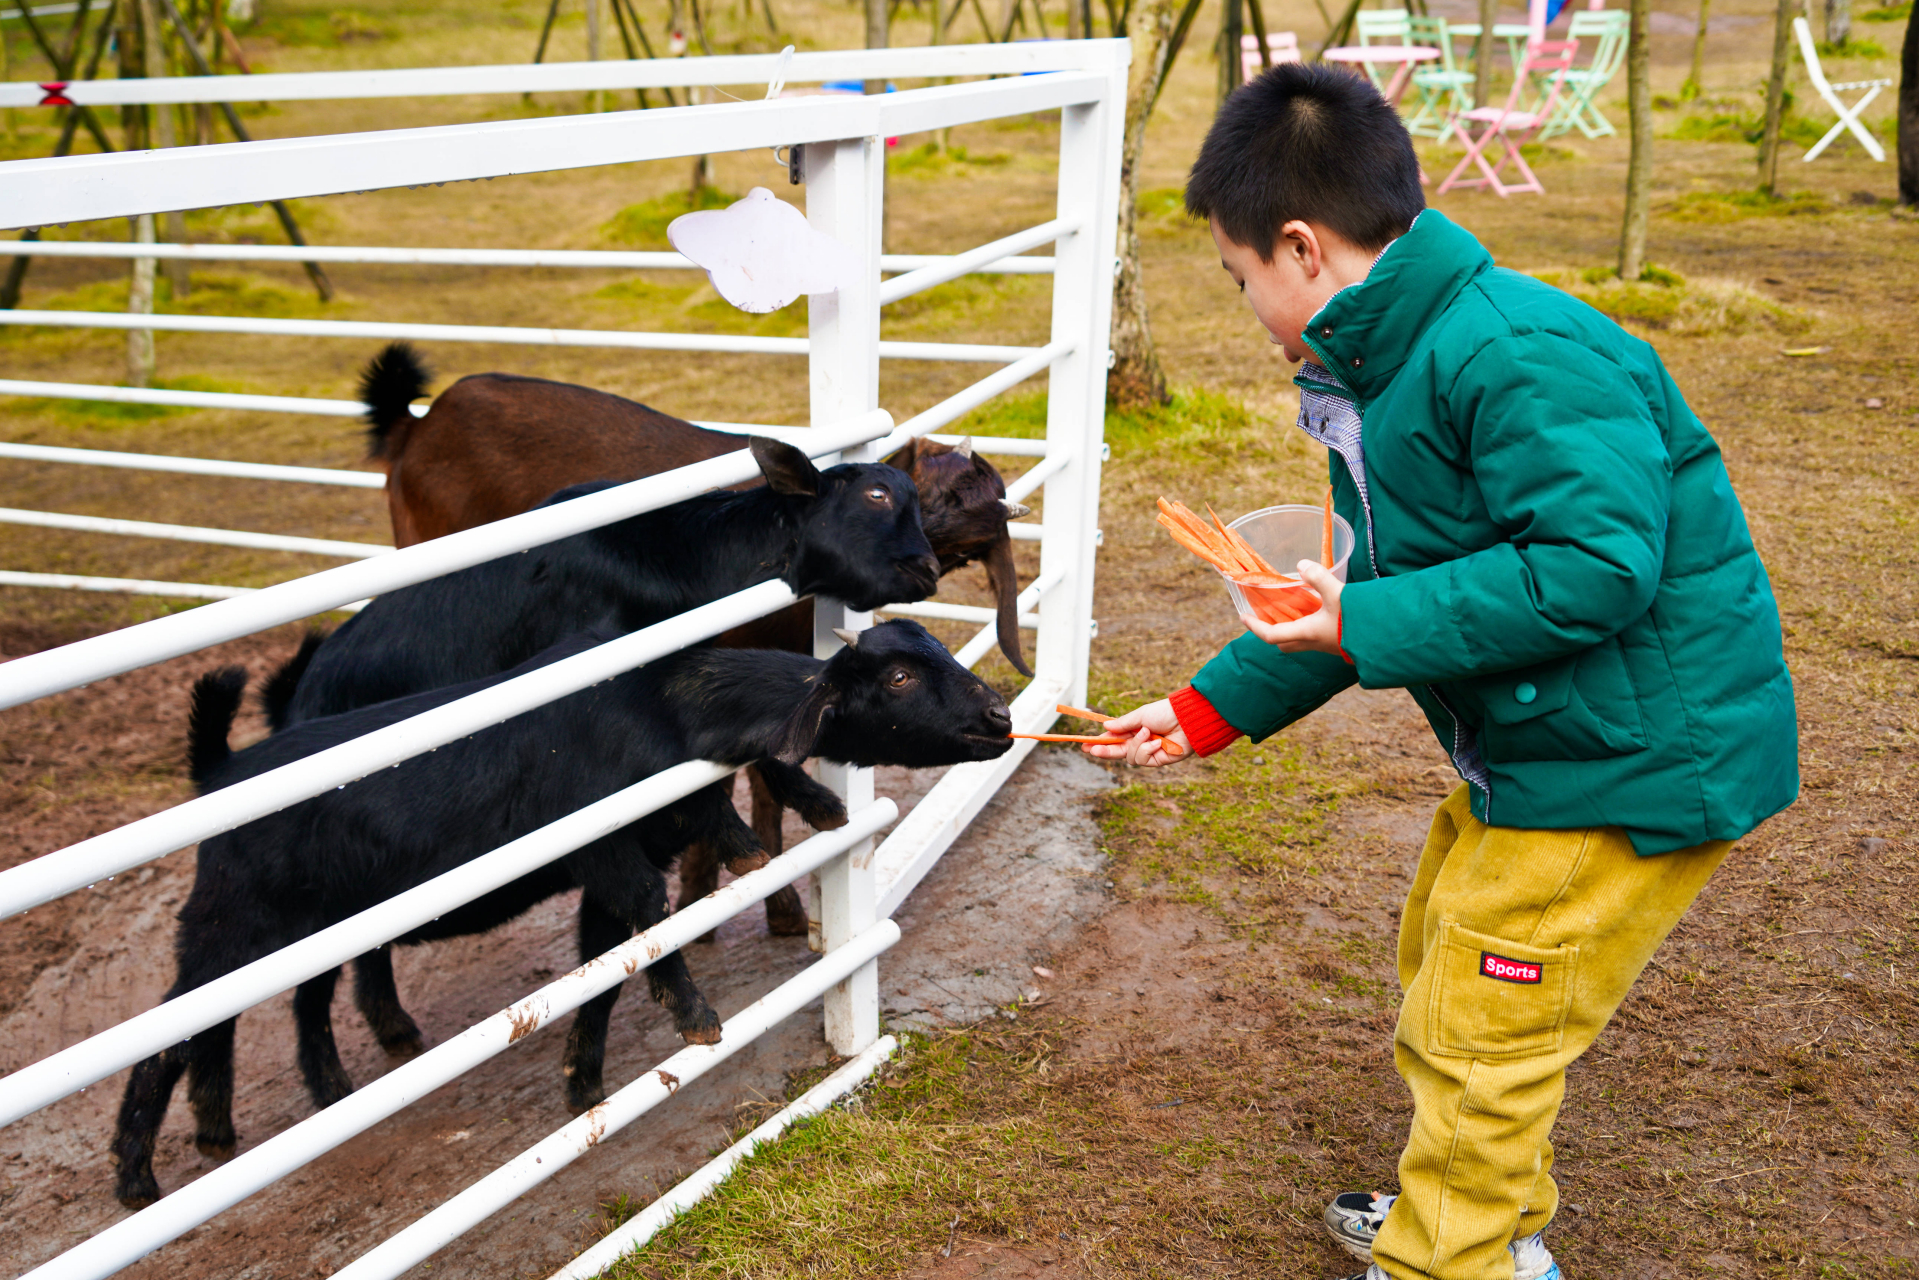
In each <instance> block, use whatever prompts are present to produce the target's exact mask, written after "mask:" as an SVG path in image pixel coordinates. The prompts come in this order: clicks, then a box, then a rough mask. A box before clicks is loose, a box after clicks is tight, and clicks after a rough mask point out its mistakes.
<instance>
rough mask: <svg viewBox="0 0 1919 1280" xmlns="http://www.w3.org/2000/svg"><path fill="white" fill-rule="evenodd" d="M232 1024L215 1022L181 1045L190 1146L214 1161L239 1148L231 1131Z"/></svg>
mask: <svg viewBox="0 0 1919 1280" xmlns="http://www.w3.org/2000/svg"><path fill="white" fill-rule="evenodd" d="M233 1023H234V1019H232V1018H228V1019H227V1020H226V1021H225V1022H221V1023H216V1024H215V1025H213V1026H211V1027H208V1028H207V1029H206V1030H205V1031H202V1032H201V1033H200V1034H198V1035H196V1036H194V1037H193V1039H192V1040H191V1041H189V1042H187V1044H186V1045H184V1046H183V1048H184V1049H185V1051H186V1054H185V1056H186V1060H187V1100H188V1101H189V1102H190V1103H192V1104H193V1130H194V1132H193V1145H194V1146H195V1147H197V1148H199V1151H200V1154H201V1155H203V1156H210V1157H212V1158H213V1159H215V1160H231V1159H232V1158H233V1149H234V1148H235V1147H236V1146H238V1145H239V1135H238V1134H236V1133H234V1131H233Z"/></svg>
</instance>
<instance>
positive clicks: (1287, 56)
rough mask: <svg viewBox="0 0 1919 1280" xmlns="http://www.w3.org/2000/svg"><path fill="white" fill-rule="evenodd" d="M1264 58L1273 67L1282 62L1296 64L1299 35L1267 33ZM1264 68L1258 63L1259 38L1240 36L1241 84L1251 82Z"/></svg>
mask: <svg viewBox="0 0 1919 1280" xmlns="http://www.w3.org/2000/svg"><path fill="white" fill-rule="evenodd" d="M1266 57H1267V60H1268V61H1270V62H1271V63H1272V64H1273V65H1274V66H1278V65H1279V64H1280V63H1282V62H1298V61H1299V60H1300V57H1299V33H1298V32H1296V31H1269V32H1267V33H1266ZM1265 69H1266V68H1265V67H1263V66H1261V65H1260V62H1259V37H1258V36H1241V37H1240V38H1239V78H1240V81H1241V83H1244V82H1245V81H1248V80H1251V79H1252V78H1253V77H1254V76H1256V75H1258V74H1259V73H1260V72H1262V71H1264V70H1265Z"/></svg>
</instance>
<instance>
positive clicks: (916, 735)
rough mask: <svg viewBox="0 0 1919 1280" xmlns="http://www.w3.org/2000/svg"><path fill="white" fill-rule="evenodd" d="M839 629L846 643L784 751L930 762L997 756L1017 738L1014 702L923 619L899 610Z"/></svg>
mask: <svg viewBox="0 0 1919 1280" xmlns="http://www.w3.org/2000/svg"><path fill="white" fill-rule="evenodd" d="M840 638H841V639H842V640H845V641H847V646H846V648H844V649H842V650H840V651H839V652H838V653H836V654H834V655H833V657H832V658H831V659H830V660H829V661H828V662H827V664H826V665H825V667H823V668H822V669H821V670H820V672H819V675H818V677H817V683H816V685H815V687H814V688H813V689H812V691H811V692H809V693H808V694H807V695H806V697H805V698H804V699H803V700H802V701H801V703H800V705H799V707H798V708H796V709H795V710H794V712H793V715H792V718H791V719H789V720H788V721H787V723H786V726H785V727H784V728H783V729H781V731H780V735H779V741H778V744H777V747H776V749H775V754H776V755H777V756H778V757H779V758H780V759H782V760H785V761H787V762H788V763H797V762H798V761H800V760H803V759H805V758H806V757H807V756H809V755H818V756H825V757H826V758H827V759H829V760H838V761H842V762H844V763H847V764H857V765H865V766H868V767H871V766H874V765H882V764H894V765H905V766H906V767H908V768H912V769H924V768H928V767H931V766H933V765H942V764H960V763H962V762H963V761H967V760H992V759H995V758H996V757H999V756H1002V755H1005V754H1006V752H1007V750H1008V749H1009V748H1011V747H1012V745H1013V741H1012V739H1011V738H1009V737H1007V736H1006V735H1007V734H1009V733H1011V732H1012V729H1013V716H1012V713H1011V712H1009V711H1008V710H1007V709H1006V703H1005V702H1004V701H1003V700H1002V699H1001V698H1000V696H999V695H998V694H997V693H995V692H993V689H992V686H990V685H988V684H987V683H986V682H985V681H984V680H982V679H980V678H979V677H978V676H976V675H974V674H973V673H972V672H970V671H968V670H967V669H966V668H965V667H962V666H961V665H960V664H959V663H957V662H955V661H954V660H953V655H952V654H950V653H948V652H947V651H946V647H945V646H944V645H942V644H940V642H939V641H937V640H935V639H934V638H933V637H932V636H931V635H929V634H927V631H926V628H925V627H922V626H921V625H920V624H919V623H917V622H911V621H908V620H906V619H904V618H895V619H894V620H893V621H891V622H882V623H880V624H879V625H878V626H876V627H869V628H867V629H866V630H865V631H862V632H860V633H859V634H858V635H854V634H853V633H851V632H843V633H841V635H840Z"/></svg>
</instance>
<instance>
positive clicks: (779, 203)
mask: <svg viewBox="0 0 1919 1280" xmlns="http://www.w3.org/2000/svg"><path fill="white" fill-rule="evenodd" d="M666 238H667V240H668V241H669V242H671V244H672V245H673V247H674V248H675V249H678V250H679V251H680V252H681V253H683V254H685V255H686V256H687V257H688V258H691V259H692V260H693V261H694V263H696V264H697V265H699V266H702V267H705V268H706V278H707V279H709V280H711V281H712V282H713V287H714V288H715V289H717V290H719V294H720V296H721V297H722V298H725V299H726V300H727V301H728V302H730V303H732V304H733V305H734V306H736V307H738V308H739V309H740V310H742V311H754V312H765V311H778V310H779V309H780V308H781V307H784V306H786V305H787V304H788V303H790V302H792V301H793V300H794V299H795V298H797V297H799V296H800V295H801V294H802V293H806V294H817V293H833V292H836V291H837V290H838V289H839V288H840V286H841V285H843V284H846V283H848V282H850V281H851V280H853V279H854V276H855V273H856V272H857V271H858V270H859V261H858V258H857V256H856V255H855V254H854V252H853V251H852V250H851V249H849V248H847V247H846V246H845V245H843V244H841V243H840V242H839V241H838V240H835V239H834V238H833V237H832V236H829V235H827V234H826V233H825V232H823V231H815V230H814V229H813V228H812V226H810V225H809V224H808V223H807V221H806V215H805V214H803V213H801V212H800V211H799V210H798V209H795V208H794V207H793V206H792V205H790V204H788V203H786V201H784V200H781V199H778V198H777V197H775V196H774V194H773V193H772V192H771V191H768V190H767V189H766V188H765V187H754V188H753V189H752V190H751V191H749V192H747V193H746V198H745V199H744V200H737V201H735V202H734V203H732V204H731V205H728V206H727V207H726V208H724V209H708V210H704V211H702V212H699V213H687V214H681V215H680V216H679V217H677V218H675V219H673V221H672V224H671V225H669V226H668V227H667V229H666Z"/></svg>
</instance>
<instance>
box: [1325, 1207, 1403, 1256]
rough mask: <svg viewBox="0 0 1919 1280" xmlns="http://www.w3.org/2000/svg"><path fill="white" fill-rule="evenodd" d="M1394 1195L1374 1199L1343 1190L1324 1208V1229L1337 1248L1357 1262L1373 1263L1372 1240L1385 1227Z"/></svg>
mask: <svg viewBox="0 0 1919 1280" xmlns="http://www.w3.org/2000/svg"><path fill="white" fill-rule="evenodd" d="M1397 1199H1399V1197H1398V1196H1376V1195H1373V1194H1372V1193H1371V1192H1369V1191H1346V1192H1342V1193H1341V1194H1339V1195H1337V1196H1335V1197H1334V1198H1333V1202H1332V1203H1331V1204H1329V1205H1327V1206H1326V1230H1327V1231H1329V1232H1331V1233H1332V1236H1333V1239H1334V1240H1336V1241H1338V1242H1339V1247H1340V1248H1342V1249H1344V1250H1345V1251H1346V1252H1347V1253H1350V1254H1352V1255H1353V1256H1354V1257H1355V1258H1358V1259H1359V1260H1360V1261H1361V1262H1371V1261H1372V1260H1373V1241H1374V1240H1375V1239H1376V1238H1377V1237H1378V1236H1379V1229H1380V1228H1381V1227H1383V1226H1385V1225H1386V1214H1387V1212H1388V1211H1389V1210H1390V1209H1391V1208H1392V1207H1393V1201H1395V1200H1397Z"/></svg>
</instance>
